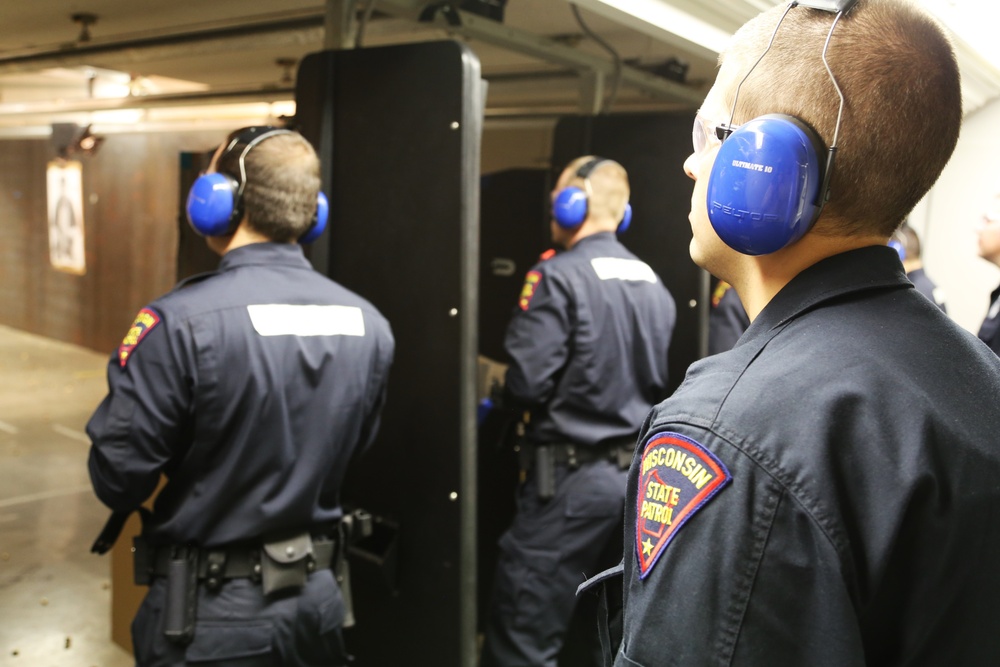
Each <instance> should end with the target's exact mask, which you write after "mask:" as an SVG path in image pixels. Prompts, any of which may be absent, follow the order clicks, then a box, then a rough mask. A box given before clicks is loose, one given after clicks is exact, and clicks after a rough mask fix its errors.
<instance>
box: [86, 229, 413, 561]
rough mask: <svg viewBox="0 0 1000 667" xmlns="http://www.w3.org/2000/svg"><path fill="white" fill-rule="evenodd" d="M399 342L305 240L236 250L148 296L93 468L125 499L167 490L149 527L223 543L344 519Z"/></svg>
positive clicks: (174, 538)
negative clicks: (346, 486) (353, 465)
mask: <svg viewBox="0 0 1000 667" xmlns="http://www.w3.org/2000/svg"><path fill="white" fill-rule="evenodd" d="M393 348H394V342H393V338H392V333H391V331H390V328H389V324H388V322H387V321H386V320H385V319H384V318H383V317H382V315H380V314H379V312H378V311H377V310H376V309H375V308H374V307H373V306H372V305H371V304H370V303H368V302H367V301H365V300H364V299H362V298H361V297H359V296H357V295H356V294H353V293H352V292H350V291H348V290H346V289H344V288H343V287H341V286H340V285H338V284H336V283H334V282H333V281H331V280H329V279H328V278H326V277H325V276H323V275H321V274H319V273H317V272H316V271H314V270H313V268H312V267H311V266H310V264H309V263H308V261H307V260H306V258H305V257H304V256H303V253H302V249H301V247H300V246H298V245H294V244H278V243H260V244H253V245H248V246H243V247H240V248H237V249H235V250H232V251H230V252H229V253H227V254H226V255H225V256H224V257H223V258H222V261H221V262H220V264H219V269H218V271H217V272H215V273H212V274H208V275H207V276H198V277H196V278H194V279H192V280H189V281H187V282H186V283H182V284H181V285H179V286H178V287H177V288H175V289H174V290H173V291H171V292H169V293H168V294H166V295H165V296H163V297H161V298H160V299H157V300H156V301H154V302H153V303H152V304H150V305H149V306H148V307H147V308H144V309H143V310H142V311H141V312H140V313H139V316H138V318H137V319H136V324H135V325H134V326H133V328H132V329H131V330H130V331H129V333H128V335H127V336H126V338H125V341H124V342H123V343H122V347H121V348H119V351H118V353H117V354H115V355H113V356H112V358H111V361H110V363H109V365H108V388H109V392H108V396H107V397H106V398H105V399H104V401H103V402H102V403H101V405H100V406H99V407H98V409H97V411H96V412H95V413H94V415H93V417H92V418H91V420H90V422H89V423H88V424H87V433H88V434H89V435H90V437H91V440H92V441H93V446H92V448H91V451H90V475H91V480H92V482H93V485H94V489H95V491H96V493H97V496H98V497H99V498H100V499H101V500H102V501H103V502H104V503H105V504H106V505H108V506H109V507H110V508H112V509H114V510H122V511H128V510H132V509H135V508H137V507H138V506H139V505H140V503H142V502H143V501H144V500H145V499H146V498H147V497H149V495H150V494H151V493H152V492H153V490H154V489H155V487H156V485H157V482H158V481H159V479H160V475H161V473H163V474H165V475H166V477H167V484H166V486H165V487H164V488H163V490H162V491H161V492H160V494H159V495H158V496H157V499H156V503H155V508H154V511H153V516H152V521H150V522H148V523H147V525H146V537H147V539H149V541H151V542H153V543H161V544H162V543H191V544H196V545H199V546H204V547H210V546H217V545H220V544H226V543H230V542H237V541H242V540H250V539H258V538H260V537H261V536H263V535H265V534H267V533H269V532H272V531H276V530H285V529H298V528H303V529H304V528H308V527H310V526H312V525H315V524H322V523H326V522H329V521H333V520H336V519H338V518H339V517H340V515H341V508H340V506H339V497H338V496H339V490H340V483H341V481H342V479H343V477H344V471H345V467H346V465H347V462H348V459H349V458H350V457H351V455H352V454H353V453H354V452H355V450H356V449H357V448H359V447H363V446H365V445H366V444H368V442H369V441H370V440H371V439H372V438H373V436H374V434H375V432H376V430H377V427H378V418H379V414H380V410H381V406H382V402H383V400H384V397H385V391H386V382H387V378H388V372H389V366H390V364H391V362H392V357H393Z"/></svg>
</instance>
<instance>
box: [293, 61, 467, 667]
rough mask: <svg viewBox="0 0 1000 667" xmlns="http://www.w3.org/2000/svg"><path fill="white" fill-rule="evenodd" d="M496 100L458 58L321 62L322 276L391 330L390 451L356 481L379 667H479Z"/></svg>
mask: <svg viewBox="0 0 1000 667" xmlns="http://www.w3.org/2000/svg"><path fill="white" fill-rule="evenodd" d="M483 92H484V84H483V83H482V81H481V80H480V69H479V61H478V59H477V58H476V56H475V55H474V54H473V53H472V52H471V51H470V50H469V49H468V48H467V47H465V46H464V45H462V44H459V43H458V42H452V41H447V42H432V43H424V44H408V45H402V46H389V47H380V48H371V49H358V50H348V51H326V52H321V53H316V54H312V55H309V56H307V57H306V58H305V59H304V60H303V61H302V63H301V64H300V67H299V72H298V77H297V82H296V124H297V126H298V129H299V130H300V131H301V132H302V133H303V134H304V135H305V136H306V137H307V138H308V139H309V140H310V141H311V142H312V143H313V145H314V146H315V147H316V148H317V150H318V152H319V153H320V158H321V160H322V165H323V188H324V191H325V192H326V193H327V194H328V196H329V199H330V223H329V225H328V229H327V231H326V232H325V233H324V235H323V236H322V237H321V238H320V239H319V241H317V242H316V243H315V244H314V246H313V249H312V250H311V259H312V261H313V264H314V266H315V267H316V268H317V269H318V270H320V271H323V272H325V273H326V274H327V275H329V276H330V277H331V278H333V279H334V280H336V281H337V282H339V283H341V284H343V285H344V286H346V287H348V288H349V289H352V290H354V291H356V292H357V293H359V294H361V295H362V296H364V297H365V298H367V299H368V300H370V301H371V302H372V303H373V304H374V305H375V306H376V307H377V308H378V309H379V310H380V311H381V312H382V313H383V314H384V315H385V316H386V317H387V318H388V320H389V322H390V324H391V325H392V329H393V334H394V336H395V338H396V356H395V361H394V364H393V368H392V372H391V374H390V379H389V395H388V401H387V404H386V407H385V410H384V412H383V416H382V423H381V429H380V432H379V435H378V437H377V439H376V441H375V443H374V444H373V445H372V447H371V448H370V450H369V451H368V452H366V453H365V454H364V455H362V456H360V457H359V458H358V459H357V460H356V461H355V462H354V463H353V464H352V467H351V468H350V470H349V472H348V477H347V480H346V482H345V487H344V491H343V502H344V504H345V506H347V507H348V508H355V509H363V510H365V511H367V512H369V513H370V514H371V515H372V516H373V518H374V521H373V530H372V532H371V534H370V535H368V536H367V537H363V538H361V539H360V540H359V541H356V542H354V543H353V544H352V545H350V546H349V547H348V553H349V562H350V565H351V579H352V581H351V586H352V591H353V603H354V616H355V618H356V620H357V623H356V625H355V626H354V627H353V628H351V629H349V630H347V631H346V632H345V638H346V641H347V645H348V650H349V651H350V652H351V653H353V654H354V655H355V656H356V657H357V661H358V663H359V664H364V665H393V664H408V665H416V666H418V667H419V666H422V665H428V666H429V665H462V666H463V667H466V666H467V667H473V666H474V665H475V664H476V660H477V657H476V656H477V646H476V608H475V607H476V526H475V519H476V517H475V513H476V506H477V501H476V484H475V481H476V480H475V477H476V424H475V404H476V353H477V350H476V339H477V332H476V324H477V312H476V308H477V289H478V285H477V283H478V278H479V273H478V258H479V250H478V241H479V237H478V233H479V219H478V215H479V202H478V192H479V147H480V138H481V133H482V118H483V98H484V95H483Z"/></svg>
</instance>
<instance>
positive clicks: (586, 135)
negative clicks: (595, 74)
mask: <svg viewBox="0 0 1000 667" xmlns="http://www.w3.org/2000/svg"><path fill="white" fill-rule="evenodd" d="M691 119H692V114H691V113H666V114H661V113H657V114H619V115H608V116H596V117H567V118H562V119H560V121H559V123H558V124H557V125H556V132H555V138H554V141H553V150H552V164H553V166H554V168H555V169H558V170H561V169H562V168H563V167H564V166H565V165H566V164H568V163H569V162H570V161H571V160H572V159H573V158H575V157H578V156H580V155H588V154H594V155H600V156H602V157H607V158H611V159H613V160H616V161H617V162H619V163H621V165H622V166H624V167H625V169H626V170H627V171H628V175H629V183H630V185H631V187H632V194H631V198H630V203H631V204H632V210H633V212H634V214H633V218H632V225H631V228H630V229H629V230H628V231H627V232H626V233H624V234H622V235H621V237H620V239H621V241H622V243H623V244H625V246H626V247H628V249H629V250H631V251H632V252H634V253H635V254H636V255H638V256H639V257H640V258H642V259H643V260H644V261H646V262H647V263H648V264H649V265H650V266H651V267H653V270H654V271H656V273H657V274H658V275H659V276H660V277H661V278H662V279H663V282H664V284H665V285H666V286H667V288H668V289H669V290H670V293H671V294H672V295H673V297H674V300H675V301H676V302H677V325H676V328H675V329H674V336H673V340H672V341H671V344H670V358H669V363H670V389H671V391H672V390H673V389H676V388H677V386H678V385H679V384H680V383H681V381H682V380H683V379H684V373H685V371H686V370H687V367H688V366H689V365H690V364H691V363H692V362H694V361H696V360H697V359H699V358H700V357H701V356H702V355H703V352H702V351H703V350H704V349H705V345H706V343H705V341H707V335H708V275H707V274H706V273H705V272H704V271H702V270H701V269H699V268H698V267H697V266H696V265H695V264H694V263H693V262H692V261H691V257H690V255H689V254H688V246H689V244H690V241H691V225H690V223H689V222H688V213H689V212H690V210H691V190H692V187H693V181H691V179H689V178H688V177H687V176H686V175H685V174H684V170H683V164H684V160H685V159H686V158H687V157H688V156H689V155H690V154H691Z"/></svg>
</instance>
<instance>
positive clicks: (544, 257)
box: [538, 248, 559, 262]
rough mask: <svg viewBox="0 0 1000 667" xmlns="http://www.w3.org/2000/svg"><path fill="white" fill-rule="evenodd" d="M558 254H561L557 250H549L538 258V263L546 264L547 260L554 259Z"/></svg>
mask: <svg viewBox="0 0 1000 667" xmlns="http://www.w3.org/2000/svg"><path fill="white" fill-rule="evenodd" d="M558 254H559V251H558V250H556V249H555V248H549V249H548V250H546V251H545V252H543V253H542V254H541V255H539V256H538V261H539V262H544V261H546V260H549V259H552V258H553V257H555V256H556V255H558Z"/></svg>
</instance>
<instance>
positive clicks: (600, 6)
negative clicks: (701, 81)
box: [573, 0, 730, 59]
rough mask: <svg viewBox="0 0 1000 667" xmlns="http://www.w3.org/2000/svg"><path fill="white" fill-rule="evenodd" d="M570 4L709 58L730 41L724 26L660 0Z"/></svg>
mask: <svg viewBox="0 0 1000 667" xmlns="http://www.w3.org/2000/svg"><path fill="white" fill-rule="evenodd" d="M573 4H575V5H578V6H580V7H583V8H584V9H587V10H589V11H592V12H594V13H595V14H599V15H601V16H603V17H604V18H606V19H610V20H612V21H615V22H616V23H620V24H621V25H624V26H627V27H629V28H632V29H633V30H636V31H637V32H640V33H642V34H644V35H649V36H650V37H653V38H654V39H657V40H660V41H662V42H666V43H667V44H674V45H675V46H680V47H683V48H687V49H693V50H694V51H696V52H697V51H701V55H702V56H703V57H708V58H710V59H714V58H715V56H717V55H718V54H719V53H721V52H722V51H723V49H725V48H726V44H727V43H728V42H729V37H730V34H729V33H728V32H726V31H725V30H722V29H720V28H717V27H715V26H714V25H712V24H710V23H707V22H705V21H702V20H701V19H699V18H697V17H695V16H692V15H691V14H688V13H687V12H685V11H682V10H680V9H677V8H676V7H672V6H671V5H669V4H667V3H666V2H664V1H663V0H573Z"/></svg>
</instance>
